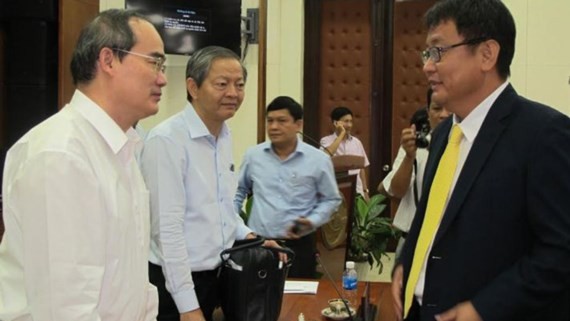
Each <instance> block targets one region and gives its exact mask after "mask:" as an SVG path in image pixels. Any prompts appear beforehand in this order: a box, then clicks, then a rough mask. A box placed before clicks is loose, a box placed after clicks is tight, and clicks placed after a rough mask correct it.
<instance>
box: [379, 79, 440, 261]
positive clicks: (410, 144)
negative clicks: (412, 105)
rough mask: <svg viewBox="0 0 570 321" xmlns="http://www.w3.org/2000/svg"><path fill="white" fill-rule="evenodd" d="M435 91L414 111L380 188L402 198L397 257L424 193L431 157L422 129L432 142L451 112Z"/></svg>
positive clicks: (393, 196)
mask: <svg viewBox="0 0 570 321" xmlns="http://www.w3.org/2000/svg"><path fill="white" fill-rule="evenodd" d="M432 93H433V91H432V90H431V88H430V89H428V91H427V108H422V109H420V110H418V111H416V112H415V113H414V115H413V116H412V119H411V121H410V127H406V128H404V129H403V130H402V136H401V137H400V149H399V150H398V155H397V156H396V158H395V159H394V163H393V164H392V171H391V172H390V173H388V175H386V177H385V178H384V180H383V181H382V182H381V183H380V185H379V186H378V191H379V192H380V193H382V194H388V196H389V197H390V198H391V199H394V200H399V201H400V203H399V204H398V210H397V211H396V215H395V216H394V222H393V224H394V226H395V227H397V228H398V229H399V230H400V231H402V237H401V238H400V240H399V241H398V247H397V248H396V257H398V256H399V255H400V252H401V251H402V247H403V246H404V242H405V240H406V236H407V235H408V232H409V230H410V226H411V225H412V221H413V220H414V215H415V214H416V204H417V202H418V200H419V199H420V196H421V194H422V184H423V177H424V170H425V166H426V162H427V159H428V155H429V154H428V147H429V146H427V145H424V146H421V148H418V143H417V138H418V132H419V131H424V134H425V130H426V129H429V134H428V135H427V137H425V139H427V142H429V139H430V136H431V131H432V130H433V129H435V128H436V127H437V125H439V123H440V122H442V121H443V120H445V119H446V118H447V117H449V115H450V114H449V112H448V111H447V109H445V108H444V107H442V106H439V105H438V104H436V103H435V102H432V100H431V95H432ZM426 122H427V123H428V124H429V126H428V127H429V128H426V127H422V128H418V126H417V125H416V124H418V125H419V124H426Z"/></svg>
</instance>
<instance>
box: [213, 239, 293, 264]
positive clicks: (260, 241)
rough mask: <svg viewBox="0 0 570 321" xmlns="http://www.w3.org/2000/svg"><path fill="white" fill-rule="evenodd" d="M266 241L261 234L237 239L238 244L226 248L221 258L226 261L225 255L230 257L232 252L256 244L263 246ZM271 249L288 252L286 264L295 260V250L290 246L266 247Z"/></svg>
mask: <svg viewBox="0 0 570 321" xmlns="http://www.w3.org/2000/svg"><path fill="white" fill-rule="evenodd" d="M264 242H265V238H263V237H261V236H259V235H258V236H256V237H255V238H254V239H245V240H239V241H236V244H234V246H233V247H231V248H229V249H225V250H223V251H222V252H221V253H220V258H221V259H222V261H224V262H225V261H226V260H227V258H224V256H227V257H229V255H230V254H232V253H234V252H238V251H241V250H244V249H249V248H252V247H256V246H261V245H263V243H264ZM264 248H266V249H268V250H270V251H273V252H281V253H285V254H287V262H286V264H287V265H289V264H291V263H292V262H293V260H294V259H295V252H293V250H291V249H290V248H288V247H284V246H281V247H280V248H276V247H264Z"/></svg>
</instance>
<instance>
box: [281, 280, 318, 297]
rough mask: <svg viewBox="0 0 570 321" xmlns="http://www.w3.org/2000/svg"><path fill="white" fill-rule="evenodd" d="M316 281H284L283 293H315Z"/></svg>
mask: <svg viewBox="0 0 570 321" xmlns="http://www.w3.org/2000/svg"><path fill="white" fill-rule="evenodd" d="M318 287H319V282H318V281H285V289H284V290H283V293H285V294H287V293H296V294H317V288H318Z"/></svg>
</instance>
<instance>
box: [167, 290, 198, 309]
mask: <svg viewBox="0 0 570 321" xmlns="http://www.w3.org/2000/svg"><path fill="white" fill-rule="evenodd" d="M171 295H172V299H173V300H174V303H176V307H177V308H178V312H179V313H184V312H188V311H194V310H196V309H198V308H200V304H199V303H198V297H197V296H196V291H194V290H189V291H183V292H180V293H176V294H172V293H171Z"/></svg>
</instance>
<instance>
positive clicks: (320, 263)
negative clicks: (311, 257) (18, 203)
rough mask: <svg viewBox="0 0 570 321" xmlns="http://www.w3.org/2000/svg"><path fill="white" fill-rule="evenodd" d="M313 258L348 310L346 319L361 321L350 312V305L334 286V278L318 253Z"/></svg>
mask: <svg viewBox="0 0 570 321" xmlns="http://www.w3.org/2000/svg"><path fill="white" fill-rule="evenodd" d="M315 258H316V259H317V262H318V263H319V265H320V266H321V267H322V268H323V271H324V272H325V275H326V276H327V279H328V280H329V281H330V282H331V284H332V286H333V288H334V290H335V291H336V294H338V297H339V298H340V299H341V300H342V303H343V304H344V307H345V308H346V311H348V319H349V320H351V321H361V320H360V318H359V317H354V315H353V314H352V313H351V312H350V311H351V310H350V307H349V306H348V304H347V303H346V299H345V298H344V296H343V295H342V293H341V292H340V290H339V289H338V287H337V286H336V283H335V281H334V279H333V278H332V276H331V274H330V273H329V271H328V270H327V268H326V267H325V265H324V264H323V261H322V260H321V256H320V254H319V253H315ZM355 311H356V307H355Z"/></svg>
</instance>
